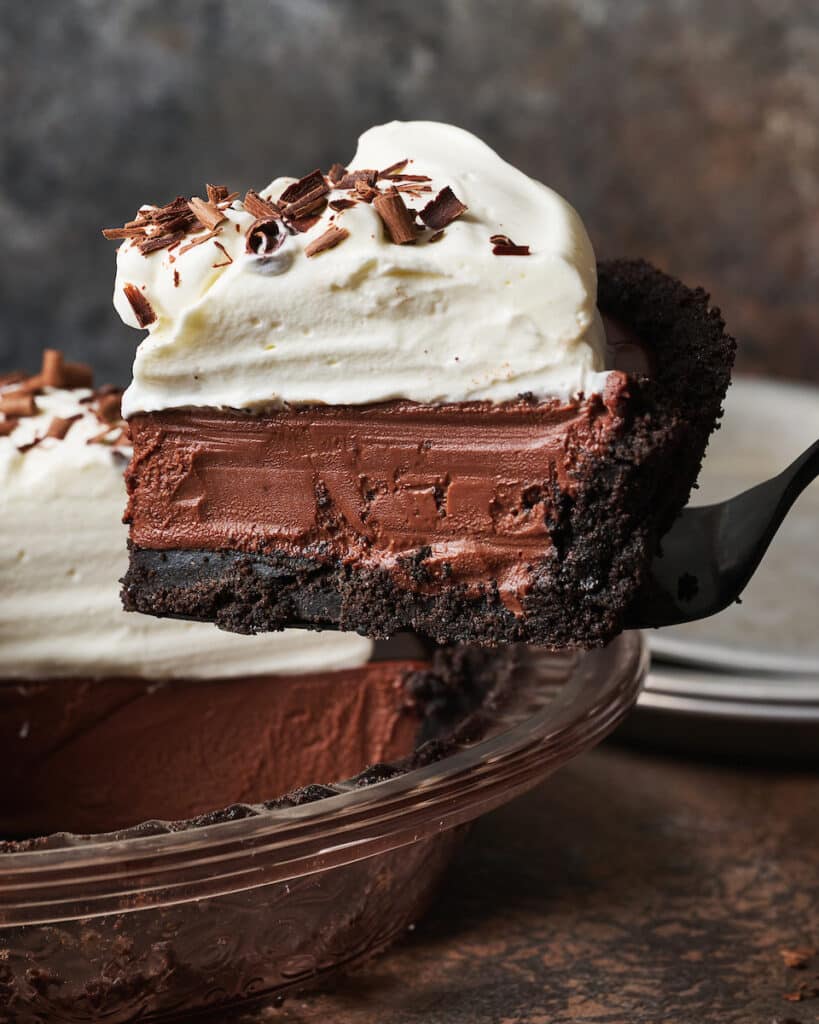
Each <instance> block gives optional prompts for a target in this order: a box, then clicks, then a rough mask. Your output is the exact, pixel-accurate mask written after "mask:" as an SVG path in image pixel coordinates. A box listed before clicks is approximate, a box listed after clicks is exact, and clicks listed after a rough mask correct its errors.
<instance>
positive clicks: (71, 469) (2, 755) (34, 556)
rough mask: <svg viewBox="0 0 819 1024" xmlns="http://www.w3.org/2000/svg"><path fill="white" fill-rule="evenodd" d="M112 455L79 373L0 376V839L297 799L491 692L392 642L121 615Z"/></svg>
mask: <svg viewBox="0 0 819 1024" xmlns="http://www.w3.org/2000/svg"><path fill="white" fill-rule="evenodd" d="M130 454H131V452H130V447H129V439H128V436H127V432H126V430H125V425H124V423H123V421H122V420H121V418H120V394H119V392H117V391H116V390H113V389H110V388H101V389H99V390H94V389H93V388H92V381H91V372H90V370H89V369H88V368H87V367H85V366H80V365H76V364H70V363H66V362H65V361H64V360H63V358H62V357H61V356H60V354H59V353H58V352H56V351H49V352H46V353H45V356H44V359H43V370H42V372H41V373H40V374H37V375H36V376H34V377H25V376H23V375H21V374H9V375H6V376H5V377H3V378H0V769H1V770H0V840H2V839H8V838H15V837H25V836H36V835H42V834H45V833H50V832H57V831H63V830H69V831H73V832H101V831H110V830H113V829H119V828H124V827H128V826H132V825H137V824H138V823H140V822H142V821H146V820H148V819H155V818H161V819H190V818H192V817H195V816H197V815H201V814H212V812H215V811H217V810H218V809H220V808H224V807H226V806H228V805H232V804H236V803H251V804H253V803H259V802H268V803H269V802H273V803H276V802H279V803H281V802H282V801H283V802H285V803H287V802H293V801H296V802H300V801H303V800H306V799H315V798H316V797H318V796H321V795H323V794H325V793H332V789H329V790H328V789H327V788H326V785H325V784H327V783H332V782H333V781H334V780H339V779H345V778H349V777H351V776H355V775H357V774H358V773H360V772H362V771H364V770H365V769H367V768H368V766H372V765H377V766H378V767H376V768H370V769H369V771H364V775H363V776H362V779H363V781H374V780H377V779H378V778H381V777H384V776H385V774H386V775H389V774H393V773H395V772H396V771H399V770H401V769H402V768H403V767H412V766H413V764H414V763H416V762H417V761H418V760H419V759H420V760H421V761H423V759H425V758H426V759H428V758H429V757H431V756H433V753H434V750H431V747H430V742H429V741H442V740H444V739H446V737H447V736H449V735H450V733H451V732H452V730H453V729H454V728H455V727H456V726H457V725H458V724H459V723H461V722H462V720H463V719H464V718H465V717H468V715H469V714H470V713H471V712H472V711H474V710H475V709H477V708H478V707H479V706H480V705H481V703H482V701H483V699H484V697H485V696H486V695H487V694H488V693H489V692H490V690H494V689H495V687H496V686H497V685H500V684H501V682H502V679H501V677H502V676H503V671H499V673H498V674H497V675H496V676H494V677H491V675H490V674H489V673H487V672H485V671H478V670H477V668H476V666H475V665H473V663H472V662H471V661H470V657H471V656H470V654H469V652H468V651H465V650H459V651H445V650H439V651H436V652H434V654H432V655H430V653H428V652H427V651H426V650H425V649H424V648H423V647H422V646H421V645H419V644H418V643H415V642H413V641H411V639H410V638H396V639H395V640H393V641H390V642H388V643H378V644H375V643H373V641H371V640H367V639H365V638H363V637H360V636H356V635H355V634H347V635H344V634H341V633H323V634H319V633H310V632H307V631H305V630H288V631H285V632H283V633H274V634H269V635H267V636H260V637H255V638H247V637H237V636H231V635H230V634H227V633H220V632H219V631H218V630H215V629H213V628H212V627H208V626H205V625H202V624H201V623H191V622H182V621H171V620H167V621H157V620H155V619H151V618H148V617H146V616H139V615H125V614H124V613H123V611H122V608H121V604H120V601H119V597H118V583H117V580H118V577H119V576H121V575H122V572H123V571H124V569H125V562H126V553H125V550H126V549H125V534H126V530H125V527H124V526H123V524H122V521H121V520H122V509H123V506H124V504H125V485H124V481H123V471H124V469H125V466H126V464H127V461H128V458H129V457H130ZM430 657H432V659H433V660H434V664H432V662H431V661H430ZM432 747H433V748H435V743H434V742H433V744H432ZM305 786H306V787H308V788H307V789H306V790H305V788H304V787H305ZM293 790H297V792H296V793H295V794H292V791H293ZM287 794H290V795H289V796H288V795H287ZM1 845H2V844H0V846H1Z"/></svg>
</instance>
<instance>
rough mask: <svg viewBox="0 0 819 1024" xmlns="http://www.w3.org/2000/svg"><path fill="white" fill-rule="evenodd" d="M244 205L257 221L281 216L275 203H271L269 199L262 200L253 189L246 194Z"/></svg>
mask: <svg viewBox="0 0 819 1024" xmlns="http://www.w3.org/2000/svg"><path fill="white" fill-rule="evenodd" d="M243 205H244V208H245V209H246V210H247V212H248V213H250V214H252V215H253V216H254V217H255V218H256V219H257V220H270V219H276V218H278V217H280V216H281V214H280V213H279V208H278V206H276V204H275V203H271V202H270V200H269V199H262V197H261V196H260V195H259V193H258V192H255V191H254V190H253V189H252V188H251V189H248V191H247V192H246V193H245V198H244V204H243Z"/></svg>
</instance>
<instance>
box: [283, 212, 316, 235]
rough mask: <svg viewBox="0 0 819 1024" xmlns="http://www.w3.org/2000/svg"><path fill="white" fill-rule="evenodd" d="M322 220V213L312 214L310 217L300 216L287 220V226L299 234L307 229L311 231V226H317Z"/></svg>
mask: <svg viewBox="0 0 819 1024" xmlns="http://www.w3.org/2000/svg"><path fill="white" fill-rule="evenodd" d="M320 220H321V214H318V213H317V214H311V215H310V216H308V217H298V218H297V219H296V220H289V221H288V222H287V226H288V228H290V229H291V231H297V232H298V233H299V234H304V232H305V231H309V230H310V228H312V227H315V226H316V224H318V222H319V221H320Z"/></svg>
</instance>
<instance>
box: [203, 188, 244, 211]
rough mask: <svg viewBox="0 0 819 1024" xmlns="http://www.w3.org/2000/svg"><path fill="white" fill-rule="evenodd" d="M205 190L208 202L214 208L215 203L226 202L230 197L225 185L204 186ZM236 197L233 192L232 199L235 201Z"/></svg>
mask: <svg viewBox="0 0 819 1024" xmlns="http://www.w3.org/2000/svg"><path fill="white" fill-rule="evenodd" d="M205 189H206V190H207V193H208V202H209V203H213V204H214V206H215V205H216V204H217V203H223V202H226V201H227V199H228V198H229V196H230V193H229V192H228V187H227V185H205ZM237 195H238V193H236V192H234V193H233V198H234V199H235V198H236V196H237Z"/></svg>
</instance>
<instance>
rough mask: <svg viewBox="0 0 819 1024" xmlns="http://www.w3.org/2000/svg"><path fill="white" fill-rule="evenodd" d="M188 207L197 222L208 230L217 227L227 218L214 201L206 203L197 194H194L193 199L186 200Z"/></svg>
mask: <svg viewBox="0 0 819 1024" xmlns="http://www.w3.org/2000/svg"><path fill="white" fill-rule="evenodd" d="M188 207H189V208H190V210H191V212H192V213H193V214H194V216H195V217H196V219H197V220H198V221H199V223H200V224H202V225H203V226H204V227H206V228H208V230H210V231H213V229H214V228H217V227H218V226H219V225H220V224H222V223H224V221H226V220H227V217H226V216H225V215H224V213H222V211H221V210H220V209H219V207H218V206H217V205H216V203H210V202H208V203H206V202H205V201H204V200H203V199H200V198H199V197H198V196H194V197H193V199H189V200H188Z"/></svg>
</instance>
